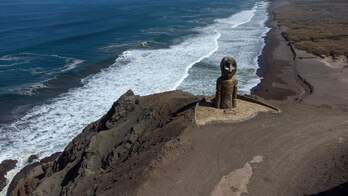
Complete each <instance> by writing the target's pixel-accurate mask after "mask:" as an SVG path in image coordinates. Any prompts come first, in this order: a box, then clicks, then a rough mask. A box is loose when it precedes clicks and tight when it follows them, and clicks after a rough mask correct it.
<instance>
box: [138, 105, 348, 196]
mask: <svg viewBox="0 0 348 196" xmlns="http://www.w3.org/2000/svg"><path fill="white" fill-rule="evenodd" d="M282 108H283V110H284V112H282V113H281V114H271V113H267V114H260V115H259V116H258V117H256V118H254V119H252V120H249V121H245V122H241V123H236V124H216V125H207V126H204V127H200V128H192V129H189V130H186V131H185V133H184V134H183V135H182V136H181V138H180V141H181V143H182V145H179V146H178V147H176V148H173V149H172V150H171V151H167V153H166V155H165V156H164V158H162V160H161V161H160V162H158V163H156V164H155V165H154V169H153V171H152V172H150V173H149V175H148V176H147V178H146V180H145V183H144V184H143V186H142V187H141V189H140V191H139V192H138V195H141V196H144V195H173V196H174V195H207V196H208V195H211V196H218V195H221V196H223V195H226V194H225V193H226V191H227V190H226V186H227V185H231V186H230V191H231V192H230V193H232V192H233V193H234V194H228V195H242V194H243V193H244V194H245V193H248V195H255V196H260V195H267V196H272V195H274V196H281V195H311V194H316V193H318V192H321V191H325V190H328V189H330V188H332V187H335V186H337V185H339V184H342V183H344V182H346V181H347V180H348V176H347V175H346V174H348V165H347V164H348V157H347V156H346V155H347V152H346V150H347V148H348V119H347V113H344V112H337V111H334V110H331V109H327V108H315V107H312V106H303V105H295V106H293V107H288V106H282ZM255 157H259V158H257V159H258V161H255V160H254V161H251V160H253V159H255ZM260 157H262V159H261V158H260ZM236 176H238V177H236ZM224 179H225V180H224ZM226 180H227V182H226ZM227 192H228V191H227Z"/></svg>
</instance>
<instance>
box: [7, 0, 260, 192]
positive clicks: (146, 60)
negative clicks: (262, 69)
mask: <svg viewBox="0 0 348 196" xmlns="http://www.w3.org/2000/svg"><path fill="white" fill-rule="evenodd" d="M259 6H260V5H256V6H255V7H254V8H253V9H252V10H246V11H242V12H240V13H238V14H235V15H233V16H231V17H229V18H226V19H219V20H216V23H215V24H213V25H210V26H208V27H205V28H203V29H199V32H200V33H199V35H195V36H194V37H190V38H187V39H186V40H185V41H183V42H182V43H180V44H177V45H173V46H171V47H169V48H165V49H156V50H144V49H142V50H140V49H138V50H129V51H125V52H124V53H123V54H122V55H121V56H120V57H119V58H117V59H116V60H115V63H114V64H113V65H111V66H110V67H108V68H106V69H104V70H101V71H100V72H99V73H97V74H95V75H93V76H90V77H88V78H86V79H84V80H83V83H84V85H83V86H82V87H80V88H76V89H72V90H70V91H69V92H68V93H65V94H63V95H61V96H59V97H58V98H55V99H54V100H52V101H51V103H49V104H45V105H40V106H36V107H34V108H33V109H32V110H31V111H30V112H29V113H27V114H26V115H25V116H24V117H22V118H21V119H19V120H18V121H17V122H15V123H13V124H10V125H8V126H6V127H0V141H4V142H2V143H1V144H0V149H1V152H0V162H1V161H2V160H5V159H9V158H11V159H17V160H18V161H19V163H18V167H17V168H16V169H15V170H12V171H11V172H10V173H9V174H8V175H7V177H8V178H9V179H12V178H13V176H14V175H15V173H16V172H18V171H19V169H21V168H22V167H23V166H25V164H26V160H27V158H28V157H29V156H30V155H32V154H37V155H39V157H41V158H42V157H44V156H48V155H50V154H51V153H53V152H56V151H62V150H63V148H64V147H65V146H66V145H67V143H68V142H69V141H70V140H71V139H72V138H73V137H75V136H76V135H77V134H78V133H80V132H81V129H82V128H83V127H84V126H86V125H87V124H88V123H90V122H92V121H95V120H97V119H98V118H100V117H101V116H102V115H103V114H105V112H106V111H107V110H108V109H109V108H110V106H111V105H112V103H113V101H115V100H116V99H117V98H118V97H119V96H120V95H121V94H123V93H124V92H125V91H127V90H128V89H133V90H134V91H135V92H136V93H137V94H140V95H147V94H151V93H157V92H162V91H166V90H171V89H175V88H177V87H178V86H179V85H180V84H181V82H182V81H184V80H185V78H186V77H187V76H188V71H189V69H190V68H191V67H192V66H193V65H194V64H195V63H197V62H200V61H202V60H203V61H212V62H215V61H216V60H214V59H215V58H218V57H219V56H220V55H223V54H220V53H221V51H223V50H224V48H221V45H220V44H221V43H222V42H223V41H224V40H226V41H230V40H227V37H226V36H227V34H224V33H225V30H224V29H223V28H225V27H226V25H224V24H228V25H231V26H230V27H229V28H228V29H226V31H228V30H231V28H232V29H233V28H237V27H238V26H240V25H242V24H245V23H248V22H250V21H251V20H252V18H253V17H254V16H255V15H256V14H257V10H258V7H259ZM261 6H262V5H261ZM238 38H239V37H235V38H234V39H235V40H238ZM222 49H223V50H222ZM233 55H234V54H233ZM254 66H256V65H254ZM4 192H5V191H3V192H2V193H1V194H2V195H4Z"/></svg>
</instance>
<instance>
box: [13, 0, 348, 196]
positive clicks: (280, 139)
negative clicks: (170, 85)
mask: <svg viewBox="0 0 348 196" xmlns="http://www.w3.org/2000/svg"><path fill="white" fill-rule="evenodd" d="M284 2H286V1H285V0H277V1H273V2H272V4H271V7H270V8H269V10H270V13H272V12H273V11H274V9H278V8H279V7H281V6H284V5H285V3H284ZM278 22H279V21H276V20H274V16H273V15H272V16H270V18H269V20H268V21H267V25H268V26H269V27H270V28H271V30H270V31H269V32H268V33H267V36H266V38H265V39H266V45H265V47H264V49H263V52H262V56H261V57H260V59H259V60H260V63H261V64H260V69H259V71H258V74H259V76H261V77H263V79H262V80H261V82H260V84H259V85H258V86H257V87H255V88H254V89H253V91H252V94H254V95H257V96H260V97H262V98H264V99H266V100H268V101H269V102H270V103H273V104H275V105H277V106H279V107H280V108H281V109H282V113H281V114H279V115H274V114H262V115H259V116H257V117H256V118H254V119H252V120H249V121H245V122H242V123H238V124H223V123H222V124H217V125H208V126H204V127H203V128H197V127H194V126H193V127H191V126H188V128H185V129H183V130H182V131H183V132H182V133H180V134H178V133H177V135H175V136H173V137H171V138H170V139H169V140H167V141H164V143H165V146H166V147H165V148H164V149H165V150H164V152H163V149H157V150H158V151H157V150H156V152H155V155H158V156H159V157H160V158H158V157H157V158H158V159H157V158H156V157H152V158H151V159H150V160H151V161H153V162H151V161H150V162H151V163H149V162H146V164H149V167H148V168H146V169H144V168H143V167H142V166H145V167H146V165H141V166H139V167H137V166H134V167H133V170H135V171H137V172H138V170H140V174H141V176H140V177H139V178H137V177H135V176H132V175H128V174H124V172H129V171H133V170H130V169H129V168H126V167H124V168H122V169H121V170H118V171H117V172H118V173H117V172H116V174H117V175H120V176H121V177H120V176H118V177H115V178H116V179H120V178H121V179H122V180H121V181H118V180H116V181H113V183H114V184H113V183H111V185H110V183H109V184H108V183H106V182H102V183H105V184H107V186H106V187H105V186H104V185H105V184H104V185H101V186H104V187H103V188H104V190H103V188H100V187H98V186H97V188H96V187H94V190H93V191H94V194H97V193H102V192H103V191H105V192H104V193H106V194H107V193H109V194H111V190H113V191H114V190H124V191H125V192H124V193H130V195H144V196H147V195H151V194H152V195H153V193H154V192H152V191H156V194H155V195H161V194H168V195H180V194H181V195H182V194H185V193H186V194H191V195H195V194H196V195H197V194H199V195H213V196H214V192H215V191H214V190H216V187H219V186H218V184H219V180H220V179H224V178H226V177H225V176H228V175H229V174H231V173H230V172H231V171H232V174H233V172H236V171H249V170H239V169H245V168H244V167H243V168H240V167H241V166H242V165H243V164H245V165H246V166H248V167H250V168H252V169H254V170H251V171H254V173H255V174H253V172H251V174H253V178H252V179H251V180H250V179H248V181H247V184H243V183H242V185H241V186H245V187H248V191H247V192H249V194H250V195H275V196H278V195H299V194H304V193H306V194H310V195H319V194H320V193H321V192H323V191H325V192H326V193H328V194H329V193H335V192H332V189H335V188H336V189H337V187H340V186H343V187H344V184H345V183H346V182H347V180H348V179H347V176H345V174H346V173H347V171H346V168H347V165H346V162H347V158H346V157H345V152H346V147H345V146H344V145H347V143H346V139H347V138H348V135H347V133H346V128H347V127H348V124H347V122H346V121H345V119H346V116H347V111H348V110H347V109H346V108H348V107H347V106H348V100H347V98H346V97H347V94H348V91H347V90H348V89H347V87H346V86H347V85H346V84H347V82H348V81H346V80H343V79H342V80H334V78H335V77H338V78H345V77H346V76H348V72H346V69H345V68H344V67H338V68H335V66H333V67H334V68H332V67H330V66H328V65H327V63H325V62H323V59H322V58H321V57H318V56H315V55H312V54H309V53H307V52H304V51H302V50H298V49H297V48H295V47H293V46H292V45H291V43H290V42H289V40H287V39H286V37H284V33H283V32H285V31H286V27H284V26H281V25H279V23H278ZM294 53H295V54H296V56H294ZM329 65H332V64H330V63H329ZM336 91H338V92H336ZM157 96H159V95H157ZM185 96H188V97H190V96H189V95H185ZM158 98H159V99H161V98H160V96H159V97H158ZM190 99H192V100H193V98H192V97H190ZM171 103H172V102H171ZM185 107H186V106H185ZM187 107H188V108H190V107H189V106H187ZM186 109H187V108H186ZM184 111H185V110H184ZM185 112H187V111H185ZM186 120H187V119H186ZM185 125H187V124H185ZM260 125H262V126H260ZM97 127H98V126H97ZM89 128H90V129H91V127H89ZM230 130H234V131H233V132H231V131H230ZM280 130H281V131H280ZM202 133H204V134H202ZM211 138H214V141H212V140H211ZM173 141H174V142H173ZM73 142H79V141H77V139H74V141H73ZM75 144H76V143H75ZM161 145H162V144H161ZM78 147H80V146H78ZM76 148H77V147H76ZM89 150H90V149H89ZM88 152H89V151H88ZM66 156H67V155H65V157H66ZM70 156H74V155H72V154H70ZM81 156H83V155H81ZM62 157H64V156H62ZM86 158H89V157H88V156H86ZM133 158H134V157H133ZM59 159H60V161H66V160H65V159H63V158H59ZM140 160H141V158H140ZM255 160H256V161H255ZM74 161H75V160H74ZM197 162H199V163H200V164H197ZM263 162H265V163H263ZM89 163H90V164H92V163H93V161H91V162H89ZM50 164H52V162H50V163H48V167H51V166H50ZM55 164H59V161H57V160H56V162H55ZM64 164H66V163H64ZM69 164H70V163H69ZM76 165H77V166H76ZM76 165H75V166H76V167H77V168H79V169H81V170H83V167H81V165H79V164H76ZM255 165H257V166H256V167H254V166H255ZM41 166H42V165H41ZM41 166H36V168H40V167H41ZM45 166H47V165H45ZM75 166H74V167H75ZM74 167H70V166H69V167H66V168H64V167H63V170H69V169H71V168H74ZM248 167H246V168H248ZM53 168H54V167H53ZM87 168H88V167H87ZM238 168H239V169H238ZM269 168H273V170H270V169H269ZM88 169H90V168H88ZM93 169H96V168H93ZM137 169H138V170H137ZM84 172H87V169H86V171H84ZM112 172H114V171H111V173H112ZM141 172H144V173H146V175H145V174H144V173H141ZM68 173H69V172H68ZM87 173H88V172H87ZM44 174H45V175H46V176H45V178H47V179H50V175H51V173H49V174H48V173H45V172H44ZM26 175H28V174H26ZM31 175H34V177H35V175H36V174H35V172H34V174H31ZM40 175H41V174H40ZM122 175H123V176H122ZM232 176H233V175H232ZM31 177H33V176H25V175H24V177H23V176H22V178H23V179H24V178H29V179H30V178H31ZM70 177H71V176H70V175H67V177H66V178H64V179H66V180H68V183H67V184H65V186H70V185H71V184H73V183H74V182H73V181H74V178H75V177H76V176H73V180H72V179H70ZM81 178H82V176H81ZM115 178H113V180H115ZM23 179H22V180H23ZM321 179H323V180H321ZM40 180H42V179H40ZM51 180H52V178H51ZM132 180H136V182H137V183H134V184H132V183H133V181H132ZM137 180H139V181H137ZM249 180H250V182H249ZM29 182H32V181H29ZM185 182H186V183H185ZM16 183H18V182H15V183H14V185H13V187H12V188H11V189H10V191H11V190H20V191H23V190H24V189H21V188H23V187H25V186H24V185H25V184H24V185H23V184H16ZM46 183H48V184H49V181H48V182H47V181H46ZM102 183H100V184H102ZM122 183H125V184H126V185H124V186H123V185H122ZM237 183H239V182H237ZM248 183H250V184H248ZM116 184H117V185H118V186H119V187H116V188H115V187H113V186H115V185H116ZM232 184H233V185H235V183H234V182H233V183H232ZM30 185H32V184H30ZM51 185H52V184H51ZM247 185H248V186H247ZM32 186H33V187H34V188H35V186H36V185H35V183H34V185H32ZM44 186H45V185H41V186H40V189H41V190H42V189H44V190H45V188H47V187H44ZM83 186H86V185H83ZM110 186H111V187H110ZM70 187H71V186H70ZM133 188H134V190H133ZM234 188H235V187H234ZM47 189H48V188H47ZM71 189H73V188H71ZM237 189H238V190H242V188H240V187H239V188H238V187H237ZM65 190H67V189H65ZM212 190H213V191H212ZM243 190H244V189H243ZM31 191H32V190H31ZM51 191H52V190H51ZM75 191H76V190H75ZM134 191H135V192H136V193H134ZM334 191H335V190H334ZM211 192H212V193H211ZM71 193H72V192H71ZM209 193H211V194H209ZM240 193H243V191H240ZM11 195H15V194H11ZM232 195H233V194H232ZM236 195H238V194H236Z"/></svg>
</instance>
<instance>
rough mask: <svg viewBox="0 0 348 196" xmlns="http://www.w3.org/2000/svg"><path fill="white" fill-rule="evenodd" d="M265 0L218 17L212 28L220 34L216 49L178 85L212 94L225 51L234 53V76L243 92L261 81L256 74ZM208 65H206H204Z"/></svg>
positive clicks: (260, 46)
mask: <svg viewBox="0 0 348 196" xmlns="http://www.w3.org/2000/svg"><path fill="white" fill-rule="evenodd" d="M267 7H268V3H266V2H259V3H257V4H256V5H255V6H254V9H252V10H246V11H242V12H240V13H238V14H235V15H233V16H231V17H229V18H224V19H217V20H216V23H215V24H214V25H211V26H209V27H207V28H211V29H214V30H215V31H217V32H219V33H220V34H221V37H220V39H219V40H218V46H219V48H218V50H217V51H216V52H214V53H213V54H212V55H211V56H210V57H209V58H205V59H204V60H202V61H201V62H202V63H204V65H201V66H199V65H198V66H194V67H193V68H192V69H191V70H190V75H189V77H188V78H187V79H186V80H185V81H184V82H183V83H182V84H181V85H180V86H179V89H184V90H188V91H190V92H193V93H195V94H212V93H214V91H215V80H216V78H217V77H219V75H220V71H219V68H218V66H219V63H220V61H221V59H222V58H223V57H224V56H226V55H231V56H233V57H234V58H235V59H236V61H237V62H238V72H237V78H238V80H239V85H238V86H239V89H240V91H241V92H242V93H249V92H250V89H251V88H253V87H254V86H256V85H257V84H258V83H259V82H260V78H259V77H258V76H257V75H256V71H257V69H258V62H257V61H258V56H260V54H261V52H262V49H263V47H264V44H265V43H264V38H263V37H264V36H265V34H266V33H267V32H268V30H269V28H267V27H266V26H265V22H266V20H267V18H268V15H267ZM207 65H209V66H207Z"/></svg>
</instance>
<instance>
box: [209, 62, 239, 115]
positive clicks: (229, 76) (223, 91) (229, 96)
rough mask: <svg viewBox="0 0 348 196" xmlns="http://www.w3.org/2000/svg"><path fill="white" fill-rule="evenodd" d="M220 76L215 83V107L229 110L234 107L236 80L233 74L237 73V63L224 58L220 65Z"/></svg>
mask: <svg viewBox="0 0 348 196" xmlns="http://www.w3.org/2000/svg"><path fill="white" fill-rule="evenodd" d="M220 68H221V76H220V77H219V78H218V79H217V81H216V95H215V99H214V103H215V107H216V108H220V109H231V108H234V107H236V106H237V105H236V98H237V83H238V82H237V80H236V79H235V78H234V74H235V73H236V71H237V63H236V61H235V60H234V59H233V58H232V57H224V58H223V59H222V61H221V63H220Z"/></svg>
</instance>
